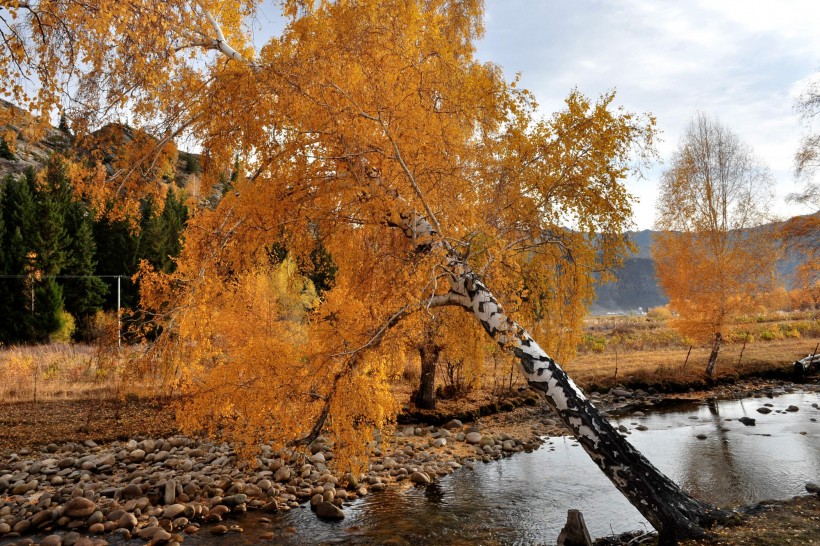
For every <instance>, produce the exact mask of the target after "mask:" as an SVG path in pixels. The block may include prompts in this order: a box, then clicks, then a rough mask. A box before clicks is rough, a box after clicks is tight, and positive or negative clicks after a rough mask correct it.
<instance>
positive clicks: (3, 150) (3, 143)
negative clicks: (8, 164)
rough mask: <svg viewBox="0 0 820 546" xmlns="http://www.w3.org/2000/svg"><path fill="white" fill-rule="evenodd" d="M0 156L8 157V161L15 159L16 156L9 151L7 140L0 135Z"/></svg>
mask: <svg viewBox="0 0 820 546" xmlns="http://www.w3.org/2000/svg"><path fill="white" fill-rule="evenodd" d="M0 158H1V159H8V160H10V161H13V160H15V159H17V156H15V155H14V152H12V151H11V146H9V142H8V140H6V139H5V138H3V137H0Z"/></svg>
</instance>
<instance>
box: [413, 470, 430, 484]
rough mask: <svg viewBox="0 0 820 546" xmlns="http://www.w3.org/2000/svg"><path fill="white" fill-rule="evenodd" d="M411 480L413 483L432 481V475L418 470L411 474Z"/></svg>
mask: <svg viewBox="0 0 820 546" xmlns="http://www.w3.org/2000/svg"><path fill="white" fill-rule="evenodd" d="M410 481H411V482H413V483H422V484H427V483H430V477H429V476H428V475H427V474H425V473H424V472H419V471H416V472H413V473H412V474H410Z"/></svg>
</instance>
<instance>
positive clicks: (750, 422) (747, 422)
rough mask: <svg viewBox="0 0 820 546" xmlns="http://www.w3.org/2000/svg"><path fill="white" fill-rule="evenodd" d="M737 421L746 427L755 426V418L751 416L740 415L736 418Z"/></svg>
mask: <svg viewBox="0 0 820 546" xmlns="http://www.w3.org/2000/svg"><path fill="white" fill-rule="evenodd" d="M738 421H740V422H741V423H743V424H744V425H746V426H747V427H753V426H755V420H754V419H752V418H751V417H746V416H745V415H744V416H743V417H741V418H740V419H738Z"/></svg>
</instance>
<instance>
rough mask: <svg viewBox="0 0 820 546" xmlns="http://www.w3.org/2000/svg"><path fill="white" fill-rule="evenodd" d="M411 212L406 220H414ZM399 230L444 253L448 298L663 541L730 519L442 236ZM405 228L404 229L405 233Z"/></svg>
mask: <svg viewBox="0 0 820 546" xmlns="http://www.w3.org/2000/svg"><path fill="white" fill-rule="evenodd" d="M415 214H416V213H415V212H413V213H412V215H415ZM412 215H411V214H408V215H407V218H408V219H409V218H411V217H413V218H415V216H412ZM404 227H407V228H410V230H411V231H412V232H413V237H412V239H413V240H414V241H417V240H419V239H421V238H422V237H426V240H427V241H428V242H429V241H431V240H432V241H433V242H432V243H431V245H435V246H438V247H440V248H443V249H445V251H446V254H447V255H448V263H447V267H448V269H449V271H450V292H449V293H448V296H450V298H448V299H449V301H451V302H452V304H454V305H459V306H461V307H462V308H464V309H465V310H466V311H468V312H470V313H471V314H473V316H475V318H476V319H477V320H478V321H479V323H480V324H481V326H482V327H483V328H484V330H485V331H486V332H487V334H488V335H489V336H490V337H491V338H492V339H494V340H495V341H496V342H497V343H498V344H499V345H500V346H501V347H503V348H504V349H506V350H510V351H512V353H513V354H514V355H515V356H516V357H517V358H518V360H519V363H520V366H521V370H522V373H523V374H524V376H525V377H526V378H527V381H528V383H529V385H530V387H532V388H533V389H536V390H538V391H541V392H543V393H544V395H545V398H546V401H547V403H548V404H549V405H550V406H551V407H552V408H553V409H554V410H555V411H556V413H557V414H558V416H559V417H560V419H561V421H562V422H563V423H564V425H566V426H567V427H569V429H570V430H571V431H572V433H573V434H574V435H575V437H576V438H577V439H578V442H579V443H580V445H581V446H582V447H583V449H584V450H585V451H586V452H587V454H589V456H590V458H592V460H593V461H594V462H595V463H596V464H597V465H598V467H599V468H600V469H601V471H603V473H604V474H605V475H606V476H607V477H608V478H609V479H610V481H611V482H612V483H613V484H614V485H615V487H616V488H617V489H618V490H619V491H621V493H623V494H624V496H625V497H626V498H627V499H628V500H629V502H630V503H632V505H633V506H635V508H637V509H638V511H639V512H640V513H641V514H642V515H643V516H644V517H645V518H646V519H647V520H648V521H649V522H650V523H651V524H652V526H653V527H655V529H657V530H658V532H659V534H660V543H661V544H674V543H675V541H677V540H679V539H684V538H701V537H703V536H704V535H705V532H704V530H703V527H706V526H710V525H711V524H712V523H714V522H716V521H722V520H725V519H726V518H727V517H728V513H726V512H724V511H722V510H718V509H716V508H715V507H713V506H710V505H708V504H706V503H704V502H701V501H699V500H697V499H694V498H692V497H690V496H688V495H687V494H686V493H685V492H684V491H683V490H682V489H681V488H680V487H678V485H677V484H675V483H674V482H673V481H672V480H670V479H669V478H668V477H667V476H665V475H664V474H663V473H661V472H660V471H659V470H658V469H656V468H655V467H654V466H653V465H652V463H650V462H649V461H648V460H647V459H646V458H645V457H644V456H643V455H642V454H641V453H640V452H639V451H638V450H637V449H635V448H634V447H633V446H632V445H631V444H630V443H629V442H628V441H627V440H626V439H625V438H624V437H623V436H621V434H620V433H618V431H617V430H615V428H614V427H613V426H612V424H611V423H610V422H609V421H607V420H606V419H605V418H604V417H603V416H602V415H601V414H600V412H599V411H598V410H597V409H596V408H595V406H593V405H592V404H591V403H590V402H589V401H588V400H587V399H586V397H585V396H584V395H583V393H582V392H581V391H580V389H579V388H578V387H577V386H576V385H575V383H574V382H573V381H572V380H571V379H570V378H569V376H567V374H566V373H565V372H564V370H563V369H562V368H561V367H560V366H559V365H558V364H557V363H556V362H555V361H554V360H553V359H552V358H550V356H549V355H547V353H546V352H545V351H544V350H543V349H541V347H540V346H539V345H538V343H536V341H535V340H534V339H533V338H532V337H531V336H530V335H529V333H528V332H527V331H526V329H525V328H523V327H522V326H521V325H519V324H517V323H516V322H515V321H513V320H512V319H511V318H509V317H507V316H506V315H505V314H504V311H503V309H502V307H501V305H500V304H499V303H498V301H497V300H496V299H495V297H494V296H493V294H492V293H491V292H490V290H489V289H488V288H487V287H486V286H484V284H483V283H482V282H481V280H480V279H479V278H478V276H477V275H476V274H475V272H473V271H472V270H471V268H470V266H469V265H468V264H467V263H465V262H464V261H463V260H462V259H461V257H460V256H458V253H457V252H455V250H454V249H453V248H452V247H451V246H450V245H449V244H448V243H446V241H444V240H443V239H440V238H439V239H434V238H433V230H432V226H430V224H429V222H428V223H426V225H425V224H424V223H421V222H418V221H415V222H413V224H412V225H411V224H410V222H406V224H405V226H404ZM404 227H402V231H404V232H405V233H407V231H406V230H405V229H404ZM418 230H422V231H421V232H420V231H418Z"/></svg>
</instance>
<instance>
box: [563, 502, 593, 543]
mask: <svg viewBox="0 0 820 546" xmlns="http://www.w3.org/2000/svg"><path fill="white" fill-rule="evenodd" d="M558 546H592V538H591V537H590V536H589V530H588V529H587V524H586V523H584V515H583V514H582V513H581V511H580V510H567V523H566V524H565V525H564V528H563V529H561V532H560V533H559V534H558Z"/></svg>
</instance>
